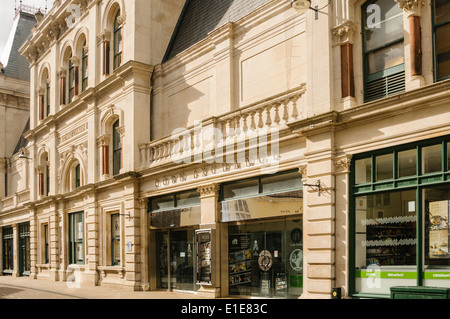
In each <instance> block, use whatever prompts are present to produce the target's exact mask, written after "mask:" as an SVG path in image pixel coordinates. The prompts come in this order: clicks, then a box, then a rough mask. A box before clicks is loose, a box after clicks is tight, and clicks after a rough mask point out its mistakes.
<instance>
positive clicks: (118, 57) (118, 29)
mask: <svg viewBox="0 0 450 319" xmlns="http://www.w3.org/2000/svg"><path fill="white" fill-rule="evenodd" d="M119 17H120V10H119V11H118V12H117V14H116V16H115V18H114V52H113V54H114V57H113V61H114V66H113V70H115V69H117V68H118V67H119V66H120V65H121V63H122V24H121V23H119Z"/></svg>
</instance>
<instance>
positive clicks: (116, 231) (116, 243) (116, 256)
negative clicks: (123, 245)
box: [111, 214, 120, 266]
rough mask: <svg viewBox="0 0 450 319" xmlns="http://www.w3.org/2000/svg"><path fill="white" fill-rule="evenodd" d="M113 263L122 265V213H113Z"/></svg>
mask: <svg viewBox="0 0 450 319" xmlns="http://www.w3.org/2000/svg"><path fill="white" fill-rule="evenodd" d="M111 263H112V265H115V266H117V265H120V215H119V214H113V215H111Z"/></svg>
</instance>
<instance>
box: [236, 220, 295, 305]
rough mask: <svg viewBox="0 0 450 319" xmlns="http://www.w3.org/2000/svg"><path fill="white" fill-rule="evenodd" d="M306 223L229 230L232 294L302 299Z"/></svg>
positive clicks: (286, 222)
mask: <svg viewBox="0 0 450 319" xmlns="http://www.w3.org/2000/svg"><path fill="white" fill-rule="evenodd" d="M302 229H303V227H302V220H301V219H293V220H284V221H270V222H269V221H266V222H253V223H251V222H248V223H243V224H240V225H230V226H229V228H228V238H229V241H228V249H229V251H228V261H229V265H228V266H229V269H228V273H229V294H230V295H245V296H255V297H266V298H267V297H269V298H298V296H300V295H301V294H302V291H303V268H302V266H303V242H302Z"/></svg>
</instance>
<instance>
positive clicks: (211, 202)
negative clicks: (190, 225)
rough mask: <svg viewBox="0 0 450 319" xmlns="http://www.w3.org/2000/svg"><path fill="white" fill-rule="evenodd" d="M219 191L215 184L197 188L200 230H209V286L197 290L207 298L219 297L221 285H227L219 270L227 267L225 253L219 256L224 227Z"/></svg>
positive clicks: (202, 286)
mask: <svg viewBox="0 0 450 319" xmlns="http://www.w3.org/2000/svg"><path fill="white" fill-rule="evenodd" d="M219 190H220V187H219V185H217V184H209V185H204V186H200V187H199V188H198V192H199V193H200V201H201V224H200V228H201V229H211V285H201V287H200V289H199V290H198V294H199V295H200V296H204V297H207V298H217V297H220V296H221V295H222V291H221V287H222V284H223V285H224V286H225V285H228V280H227V279H224V278H222V277H221V275H222V274H221V269H226V268H223V267H227V266H226V265H227V264H228V255H227V254H226V252H225V253H224V254H221V251H222V249H221V246H220V243H221V241H220V236H221V234H222V233H223V232H222V228H223V227H226V225H224V224H222V223H220V206H219V205H220V203H219V201H218V199H219ZM222 240H223V238H222ZM225 259H226V261H225ZM224 265H225V266H224ZM221 266H222V268H221Z"/></svg>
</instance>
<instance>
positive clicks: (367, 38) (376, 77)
mask: <svg viewBox="0 0 450 319" xmlns="http://www.w3.org/2000/svg"><path fill="white" fill-rule="evenodd" d="M362 17H363V22H362V25H363V27H364V30H363V55H364V74H365V75H364V99H365V101H366V102H368V101H373V100H376V99H380V98H383V97H386V96H389V95H392V94H395V93H399V92H403V91H404V90H405V67H404V43H403V33H404V31H403V11H402V9H401V8H400V7H399V5H398V4H397V2H396V1H394V0H371V1H367V2H366V3H365V5H364V6H362Z"/></svg>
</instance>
